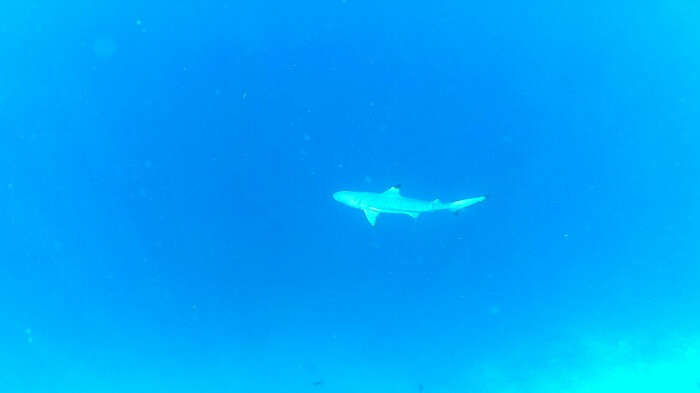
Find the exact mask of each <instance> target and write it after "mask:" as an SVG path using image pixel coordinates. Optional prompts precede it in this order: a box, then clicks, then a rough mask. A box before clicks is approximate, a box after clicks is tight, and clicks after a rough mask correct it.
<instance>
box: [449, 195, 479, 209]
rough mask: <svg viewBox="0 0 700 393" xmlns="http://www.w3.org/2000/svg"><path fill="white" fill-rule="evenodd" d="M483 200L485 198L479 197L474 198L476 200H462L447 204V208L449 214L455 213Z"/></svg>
mask: <svg viewBox="0 0 700 393" xmlns="http://www.w3.org/2000/svg"><path fill="white" fill-rule="evenodd" d="M484 199H486V197H485V196H480V197H476V198H469V199H462V200H461V201H454V202H452V203H450V204H448V207H447V208H448V209H449V210H450V211H451V212H454V213H456V212H458V211H460V210H462V209H464V208H465V207H468V206H471V205H473V204H475V203H479V202H481V201H483V200H484Z"/></svg>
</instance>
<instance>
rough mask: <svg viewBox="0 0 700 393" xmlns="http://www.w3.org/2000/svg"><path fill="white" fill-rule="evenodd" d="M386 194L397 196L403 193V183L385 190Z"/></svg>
mask: <svg viewBox="0 0 700 393" xmlns="http://www.w3.org/2000/svg"><path fill="white" fill-rule="evenodd" d="M384 194H386V195H396V196H399V195H401V184H397V185H394V186H391V187H389V189H388V190H386V191H384Z"/></svg>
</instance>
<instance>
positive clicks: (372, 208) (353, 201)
mask: <svg viewBox="0 0 700 393" xmlns="http://www.w3.org/2000/svg"><path fill="white" fill-rule="evenodd" d="M333 199H335V200H336V201H338V202H340V203H342V204H345V205H348V206H350V207H354V208H355V209H360V210H362V211H363V212H364V213H365V217H367V221H369V224H370V225H372V226H375V225H376V223H377V216H379V214H380V213H390V214H405V215H408V216H411V217H413V218H418V216H419V215H421V213H428V212H435V211H440V210H449V211H451V212H453V213H458V212H459V211H460V210H462V209H464V208H465V207H468V206H471V205H473V204H475V203H479V202H482V201H483V200H485V199H486V196H478V197H474V198H468V199H461V200H458V201H454V202H442V201H440V200H439V199H435V200H433V201H424V200H420V199H413V198H406V197H404V196H403V195H401V185H395V186H391V187H389V189H388V190H386V191H384V192H359V191H338V192H335V193H333Z"/></svg>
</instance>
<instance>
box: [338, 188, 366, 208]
mask: <svg viewBox="0 0 700 393" xmlns="http://www.w3.org/2000/svg"><path fill="white" fill-rule="evenodd" d="M333 199H335V200H336V201H338V202H340V203H343V204H345V205H348V206H351V207H357V208H359V207H360V201H359V199H358V198H357V193H354V192H352V191H338V192H336V193H333Z"/></svg>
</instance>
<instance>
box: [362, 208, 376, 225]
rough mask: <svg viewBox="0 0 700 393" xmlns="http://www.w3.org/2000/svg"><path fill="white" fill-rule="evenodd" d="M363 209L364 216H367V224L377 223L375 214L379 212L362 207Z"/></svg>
mask: <svg viewBox="0 0 700 393" xmlns="http://www.w3.org/2000/svg"><path fill="white" fill-rule="evenodd" d="M363 211H364V212H365V217H367V221H369V224H370V225H372V226H374V224H376V223H377V216H378V215H379V212H376V211H374V210H370V209H364V210H363Z"/></svg>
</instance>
